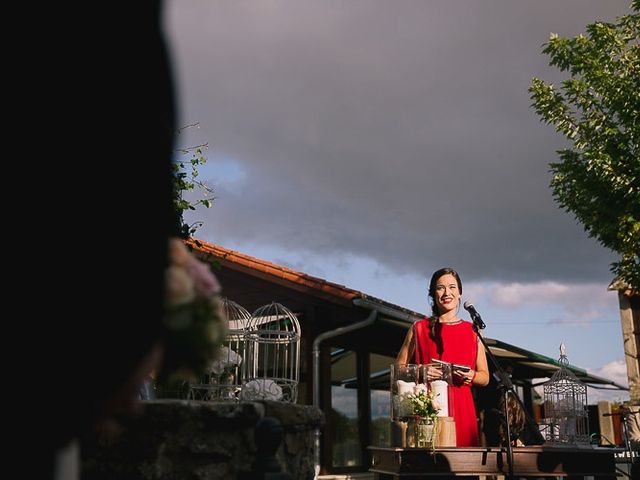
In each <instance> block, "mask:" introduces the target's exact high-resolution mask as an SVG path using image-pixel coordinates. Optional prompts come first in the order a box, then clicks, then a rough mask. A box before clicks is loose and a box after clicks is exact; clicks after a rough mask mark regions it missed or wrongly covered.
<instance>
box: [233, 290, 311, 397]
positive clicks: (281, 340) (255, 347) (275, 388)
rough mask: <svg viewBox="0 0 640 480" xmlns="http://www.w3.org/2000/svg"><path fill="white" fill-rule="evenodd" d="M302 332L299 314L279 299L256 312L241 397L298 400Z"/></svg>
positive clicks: (250, 334) (249, 331) (248, 347)
mask: <svg viewBox="0 0 640 480" xmlns="http://www.w3.org/2000/svg"><path fill="white" fill-rule="evenodd" d="M300 333H301V332H300V323H299V322H298V319H297V318H296V316H295V315H294V314H293V313H292V312H291V311H290V310H289V309H288V308H286V307H284V306H283V305H281V304H279V303H276V302H272V303H270V304H268V305H264V306H262V307H260V308H258V309H257V310H256V311H255V312H253V314H252V315H251V321H250V322H249V327H248V333H247V341H246V347H247V348H246V356H245V360H246V361H245V364H244V365H245V369H244V379H243V382H242V393H241V397H242V399H244V400H278V401H282V402H289V403H295V402H296V400H297V398H298V381H299V377H300Z"/></svg>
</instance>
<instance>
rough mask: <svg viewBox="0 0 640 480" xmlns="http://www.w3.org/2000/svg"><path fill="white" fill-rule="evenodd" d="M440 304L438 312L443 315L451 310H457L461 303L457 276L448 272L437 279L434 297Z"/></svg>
mask: <svg viewBox="0 0 640 480" xmlns="http://www.w3.org/2000/svg"><path fill="white" fill-rule="evenodd" d="M434 300H435V302H436V305H437V306H438V312H439V313H440V315H443V314H445V313H447V312H449V311H451V310H456V309H457V308H458V304H459V303H460V289H459V288H458V281H457V280H456V277H454V276H453V275H451V274H449V273H447V274H446V275H443V276H441V277H440V278H439V279H438V280H437V281H436V292H435V298H434Z"/></svg>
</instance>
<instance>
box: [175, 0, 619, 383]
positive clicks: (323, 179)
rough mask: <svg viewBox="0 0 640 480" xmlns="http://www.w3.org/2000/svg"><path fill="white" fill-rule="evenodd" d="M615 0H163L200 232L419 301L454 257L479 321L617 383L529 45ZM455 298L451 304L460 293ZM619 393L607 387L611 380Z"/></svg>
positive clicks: (591, 243)
mask: <svg viewBox="0 0 640 480" xmlns="http://www.w3.org/2000/svg"><path fill="white" fill-rule="evenodd" d="M629 3H630V2H629V0H606V1H605V0H599V1H594V0H589V1H587V0H545V1H541V0H537V1H513V0H492V1H490V0H482V1H470V0H466V1H460V0H447V1H445V0H438V1H435V0H433V1H430V0H403V1H391V0H385V1H376V0H333V1H331V0H329V1H326V0H323V1H320V0H315V1H306V0H288V1H275V0H254V1H241V0H228V1H212V0H202V1H196V0H191V1H177V0H168V1H167V2H166V7H167V8H166V24H167V33H168V36H169V41H170V44H171V48H172V51H173V56H174V67H175V76H176V80H177V87H178V100H179V108H180V124H181V125H187V124H191V123H195V122H199V125H200V127H199V128H190V129H187V130H186V131H185V132H184V133H183V134H182V135H180V138H179V140H178V141H179V143H180V144H181V145H183V146H190V145H196V144H200V143H205V142H206V143H208V144H209V145H210V148H209V149H208V151H207V152H206V153H207V157H208V164H207V166H206V167H205V168H202V169H201V176H202V177H203V178H205V179H207V181H208V183H209V184H210V185H211V186H213V187H214V189H215V195H216V197H217V198H216V201H215V205H214V207H213V208H212V209H210V210H199V211H197V212H196V213H195V214H194V215H192V216H191V217H190V218H189V220H190V221H196V220H201V221H204V224H205V226H204V227H202V228H201V229H200V230H198V232H197V236H198V237H199V238H202V239H204V240H207V241H210V242H213V243H218V244H220V245H223V246H225V247H228V248H233V249H238V250H241V251H243V252H245V253H248V254H250V255H254V256H257V257H260V258H264V259H267V260H271V261H275V262H278V263H281V264H284V265H287V266H290V267H292V268H296V269H299V270H302V271H304V272H307V273H310V274H312V275H317V276H320V277H323V278H326V279H327V280H330V281H334V282H338V283H342V284H345V285H348V286H349V287H352V288H356V289H359V290H362V291H364V292H366V293H369V294H371V295H375V296H378V297H380V298H383V299H385V300H387V301H390V302H393V303H397V304H399V305H402V306H405V307H408V308H412V309H414V310H417V311H421V312H427V311H428V307H427V303H426V293H425V292H426V287H427V285H426V284H427V281H428V277H429V276H430V274H431V272H433V271H434V270H435V269H437V268H439V267H441V266H444V265H449V266H453V267H455V268H456V269H457V270H458V271H459V272H460V274H461V276H462V280H463V282H464V285H463V296H464V297H465V298H466V299H468V300H471V301H473V303H474V304H475V305H476V307H477V308H478V310H479V311H480V312H481V313H482V314H483V318H484V319H485V322H486V323H487V325H488V327H487V330H486V331H485V332H486V335H487V336H490V337H493V338H498V339H500V340H503V341H506V342H509V343H513V344H516V345H519V346H521V347H523V348H528V349H530V350H534V351H536V352H539V353H542V354H545V355H549V356H551V357H557V356H558V345H559V343H560V342H561V341H564V342H565V343H566V344H567V351H568V355H569V360H570V361H571V362H572V363H573V364H575V365H578V366H581V367H583V368H588V369H590V370H592V371H593V372H594V373H600V374H602V375H605V376H608V377H610V378H612V379H615V380H617V381H620V382H625V383H626V379H625V371H624V363H623V352H622V337H621V333H620V325H619V316H618V307H617V296H616V294H615V293H612V292H607V290H606V287H607V285H608V284H609V282H610V281H611V279H612V276H611V274H610V272H609V263H610V262H611V261H613V260H614V259H615V257H614V255H613V254H612V253H611V252H609V251H608V250H606V249H605V248H603V247H601V246H600V245H599V244H598V243H597V242H596V241H595V240H593V239H589V238H587V236H586V234H585V233H584V231H583V229H582V227H581V226H580V225H579V224H577V222H576V221H575V219H574V218H573V216H572V215H571V214H569V213H567V212H564V211H562V210H561V209H560V208H559V207H558V206H557V205H556V203H555V202H554V200H553V198H552V194H551V190H550V189H549V187H548V184H549V180H550V175H549V172H548V169H549V167H548V164H549V163H550V162H553V161H555V160H556V155H555V151H556V150H557V149H558V148H561V147H562V146H563V145H564V143H563V139H562V138H561V137H560V136H559V135H557V134H556V133H555V132H554V131H553V128H552V127H549V126H546V125H544V124H542V123H540V122H539V120H538V118H537V117H536V115H535V113H534V112H533V111H532V109H531V108H530V107H529V105H530V103H531V102H530V99H529V95H528V92H527V87H528V86H529V84H530V82H531V78H532V77H534V76H537V77H540V78H543V79H545V80H547V81H554V82H557V81H558V80H559V79H561V78H562V76H561V75H560V74H559V72H557V71H555V70H554V69H552V68H551V67H549V66H548V59H547V58H546V57H545V56H543V55H542V54H541V45H542V44H543V43H544V42H545V41H547V39H548V37H549V34H550V33H551V32H555V33H558V34H560V35H562V36H573V35H577V34H579V33H581V32H584V27H585V25H586V24H588V23H591V22H593V21H594V20H605V21H611V20H614V19H615V17H616V16H619V15H622V14H625V13H627V12H628V5H629ZM465 313H466V312H465ZM618 396H619V394H618Z"/></svg>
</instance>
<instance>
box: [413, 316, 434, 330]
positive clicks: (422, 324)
mask: <svg viewBox="0 0 640 480" xmlns="http://www.w3.org/2000/svg"><path fill="white" fill-rule="evenodd" d="M430 322H431V319H430V318H429V317H424V318H423V319H421V320H418V321H417V322H415V323H414V324H413V326H414V328H428V327H429V324H430Z"/></svg>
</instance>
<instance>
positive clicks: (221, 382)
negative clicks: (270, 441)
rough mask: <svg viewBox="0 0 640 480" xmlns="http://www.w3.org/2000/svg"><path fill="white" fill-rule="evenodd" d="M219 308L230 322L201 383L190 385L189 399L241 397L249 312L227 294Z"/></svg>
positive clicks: (237, 398) (230, 398) (225, 399)
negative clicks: (218, 350)
mask: <svg viewBox="0 0 640 480" xmlns="http://www.w3.org/2000/svg"><path fill="white" fill-rule="evenodd" d="M222 308H223V311H224V316H225V318H226V319H227V321H228V325H229V330H228V332H227V337H226V340H225V341H224V343H223V346H222V348H221V349H220V352H218V354H217V356H216V358H215V360H214V361H213V362H212V363H211V365H210V367H209V372H207V374H206V375H205V377H204V378H203V379H201V383H199V384H194V385H191V386H190V388H189V397H188V398H189V399H192V400H223V401H236V400H239V398H240V390H241V388H242V375H243V372H244V368H243V363H244V359H245V358H246V350H247V349H246V339H247V331H248V327H249V323H250V320H251V314H250V313H249V312H248V311H247V310H246V309H245V308H244V307H242V306H240V305H238V304H237V303H236V302H234V301H233V300H229V299H228V298H223V299H222Z"/></svg>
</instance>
